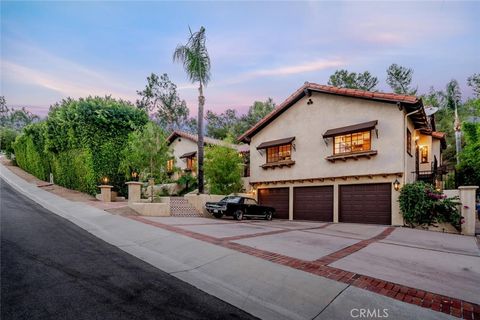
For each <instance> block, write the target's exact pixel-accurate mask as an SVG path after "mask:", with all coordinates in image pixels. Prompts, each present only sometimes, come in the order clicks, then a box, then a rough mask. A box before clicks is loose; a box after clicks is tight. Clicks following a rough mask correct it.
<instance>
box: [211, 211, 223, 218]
mask: <svg viewBox="0 0 480 320" xmlns="http://www.w3.org/2000/svg"><path fill="white" fill-rule="evenodd" d="M213 216H214V217H215V218H217V219H220V218H222V217H223V213H220V212H218V213H214V214H213Z"/></svg>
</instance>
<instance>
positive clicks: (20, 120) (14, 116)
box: [10, 107, 40, 131]
mask: <svg viewBox="0 0 480 320" xmlns="http://www.w3.org/2000/svg"><path fill="white" fill-rule="evenodd" d="M39 119H40V118H39V117H38V116H37V115H35V114H33V113H31V112H30V111H28V110H27V109H25V107H22V108H21V109H12V110H11V111H10V126H11V127H12V128H13V129H15V130H17V131H19V130H21V129H22V128H24V127H26V126H28V125H29V124H32V123H34V122H37V121H38V120H39Z"/></svg>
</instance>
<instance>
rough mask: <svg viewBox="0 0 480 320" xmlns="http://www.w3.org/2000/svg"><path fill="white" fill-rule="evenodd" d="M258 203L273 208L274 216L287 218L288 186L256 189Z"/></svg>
mask: <svg viewBox="0 0 480 320" xmlns="http://www.w3.org/2000/svg"><path fill="white" fill-rule="evenodd" d="M258 203H259V204H261V205H264V206H269V207H273V208H275V215H274V218H276V219H288V188H269V189H258Z"/></svg>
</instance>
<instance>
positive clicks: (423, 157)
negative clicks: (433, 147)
mask: <svg viewBox="0 0 480 320" xmlns="http://www.w3.org/2000/svg"><path fill="white" fill-rule="evenodd" d="M420 162H421V163H428V147H427V146H422V147H421V148H420Z"/></svg>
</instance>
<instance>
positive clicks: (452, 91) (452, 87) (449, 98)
mask: <svg viewBox="0 0 480 320" xmlns="http://www.w3.org/2000/svg"><path fill="white" fill-rule="evenodd" d="M461 99H462V94H461V92H460V86H459V85H458V81H457V80H455V79H452V80H450V82H448V83H447V85H446V87H445V91H444V92H443V93H442V94H441V106H442V107H443V108H447V109H450V110H455V106H457V107H459V106H460V103H461Z"/></svg>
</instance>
